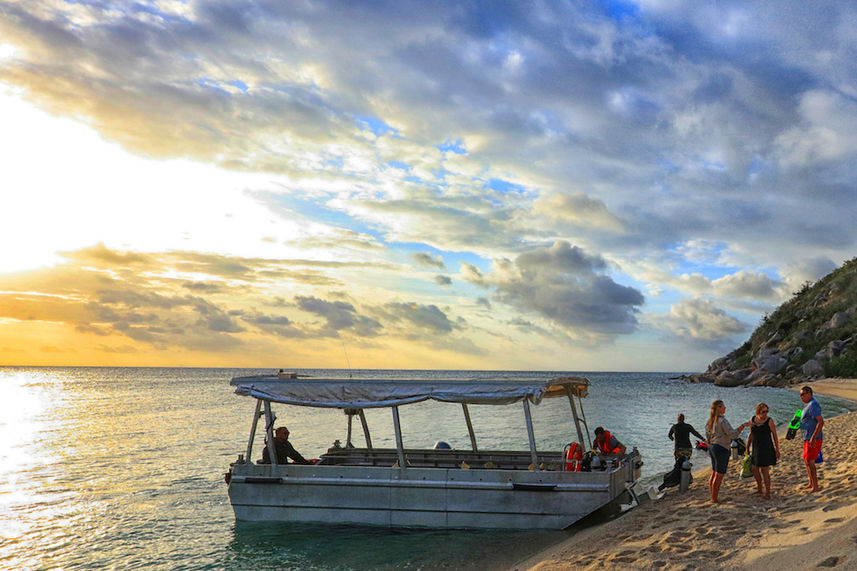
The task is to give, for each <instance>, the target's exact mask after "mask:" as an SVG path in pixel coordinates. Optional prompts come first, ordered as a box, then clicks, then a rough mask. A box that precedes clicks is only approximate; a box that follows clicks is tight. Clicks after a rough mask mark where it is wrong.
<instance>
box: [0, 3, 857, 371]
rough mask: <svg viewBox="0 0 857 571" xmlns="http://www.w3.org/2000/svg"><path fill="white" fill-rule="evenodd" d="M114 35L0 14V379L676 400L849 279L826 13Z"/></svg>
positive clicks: (394, 17) (764, 11)
mask: <svg viewBox="0 0 857 571" xmlns="http://www.w3.org/2000/svg"><path fill="white" fill-rule="evenodd" d="M114 4H115V3H113V4H111V5H110V6H106V5H105V6H103V5H101V4H98V3H82V4H78V3H67V2H54V1H44V2H26V3H19V2H11V3H8V2H3V6H4V10H5V11H4V17H3V19H2V21H0V37H2V38H3V40H2V43H0V63H2V65H0V124H2V125H3V137H0V157H2V164H3V168H2V171H0V194H2V204H3V207H2V208H0V239H2V243H3V244H4V247H3V252H2V255H0V364H2V365H163V366H169V365H181V366H248V367H256V366H258V367H347V366H349V365H350V366H352V367H360V368H374V367H404V368H461V369H486V368H487V369H495V368H500V369H555V370H556V369H562V370H701V369H704V368H705V366H706V365H707V364H708V362H710V361H711V360H712V359H713V358H716V357H718V356H720V355H722V354H724V353H726V352H728V351H730V350H732V349H733V348H735V347H736V346H738V345H740V344H741V343H742V342H743V341H744V340H745V339H746V337H747V336H748V335H749V332H750V331H752V329H753V328H754V327H755V325H756V324H757V323H758V321H759V319H760V318H761V316H762V315H764V314H765V313H766V312H770V311H771V310H772V309H773V308H775V307H776V306H777V305H778V304H779V303H781V302H782V301H784V300H786V299H788V298H789V297H790V296H791V295H792V294H793V292H795V291H797V290H798V289H799V288H800V287H801V285H802V284H803V283H805V282H806V281H813V280H816V279H818V278H819V277H821V276H823V275H824V274H826V273H827V272H829V271H831V270H833V269H834V268H835V267H836V266H837V265H839V264H841V263H842V262H843V261H845V260H847V259H850V258H852V257H854V255H855V240H857V225H855V224H854V220H855V219H857V212H855V210H857V200H855V180H857V178H855V168H857V167H855V165H857V161H855V155H857V135H855V133H857V129H854V128H853V127H854V126H855V125H857V104H855V103H854V100H853V93H855V92H857V90H855V87H854V86H853V85H852V83H853V79H852V78H853V77H857V74H854V73H850V72H851V71H852V68H853V66H854V65H855V64H854V62H853V58H852V57H851V53H852V51H853V45H852V44H853V43H854V40H853V39H852V36H853V34H851V33H850V32H849V31H848V30H850V28H849V24H848V22H851V21H853V17H854V16H855V9H854V8H853V7H851V6H849V5H837V6H836V11H838V13H837V17H832V16H831V17H828V16H822V15H821V11H819V10H815V9H812V8H811V7H810V6H806V7H801V6H800V5H798V6H796V7H795V8H794V10H792V11H778V10H776V9H775V8H774V7H770V8H769V7H766V5H764V4H758V5H751V6H744V5H741V6H740V10H738V7H737V6H731V5H729V4H728V3H727V4H718V5H717V6H710V7H703V6H696V5H693V6H691V5H685V4H682V3H678V4H669V3H667V4H664V3H651V2H628V3H619V4H617V3H591V4H586V3H584V5H582V6H577V5H576V6H574V7H567V6H563V7H560V6H552V5H549V4H548V5H544V6H541V8H540V9H539V10H532V11H528V10H524V9H523V8H517V7H514V6H504V7H496V6H495V7H492V8H486V9H479V8H477V7H474V6H470V5H467V6H454V7H453V6H449V7H445V8H439V9H432V10H426V9H424V7H423V6H422V5H421V4H420V3H415V4H410V3H407V2H405V3H393V4H391V5H384V4H377V3H373V4H369V5H353V6H348V7H347V8H342V7H340V8H338V9H336V10H332V9H331V8H330V7H329V6H326V5H324V4H320V5H315V3H314V2H309V3H302V4H300V5H290V4H284V5H281V3H267V2H262V1H259V2H250V4H251V5H253V6H254V9H247V6H245V5H243V4H242V5H241V6H238V5H232V4H229V3H218V2H213V3H197V2H172V1H167V2H156V3H147V2H143V3H131V4H125V3H118V4H116V5H114ZM620 4H621V5H620ZM712 21H714V22H723V25H722V26H711V25H709V22H712ZM346 355H347V358H346Z"/></svg>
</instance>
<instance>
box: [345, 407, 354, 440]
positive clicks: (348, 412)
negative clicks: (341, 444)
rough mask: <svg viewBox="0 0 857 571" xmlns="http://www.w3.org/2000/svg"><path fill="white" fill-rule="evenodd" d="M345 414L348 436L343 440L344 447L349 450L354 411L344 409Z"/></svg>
mask: <svg viewBox="0 0 857 571" xmlns="http://www.w3.org/2000/svg"><path fill="white" fill-rule="evenodd" d="M345 414H346V416H348V436H347V437H346V438H345V447H346V448H351V425H352V424H353V422H354V411H353V410H348V409H345Z"/></svg>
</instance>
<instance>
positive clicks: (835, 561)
mask: <svg viewBox="0 0 857 571" xmlns="http://www.w3.org/2000/svg"><path fill="white" fill-rule="evenodd" d="M837 565H839V557H836V556H835V555H834V556H833V557H828V558H827V559H825V560H824V561H822V562H821V563H819V564H818V566H819V567H836V566H837Z"/></svg>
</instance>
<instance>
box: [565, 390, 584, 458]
mask: <svg viewBox="0 0 857 571" xmlns="http://www.w3.org/2000/svg"><path fill="white" fill-rule="evenodd" d="M567 394H568V402H569V403H571V415H572V416H573V417H574V426H575V428H577V441H578V442H580V447H581V448H583V449H584V450H586V449H587V448H586V443H585V442H584V441H583V431H582V430H580V417H578V416H577V407H576V406H575V405H574V395H572V394H571V391H569V392H568V393H567ZM586 432H587V434H588V433H589V427H587V428H586Z"/></svg>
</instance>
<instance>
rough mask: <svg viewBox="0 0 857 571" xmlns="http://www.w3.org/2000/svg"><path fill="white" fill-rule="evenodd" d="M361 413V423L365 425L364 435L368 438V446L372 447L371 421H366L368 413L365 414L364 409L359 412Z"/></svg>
mask: <svg viewBox="0 0 857 571" xmlns="http://www.w3.org/2000/svg"><path fill="white" fill-rule="evenodd" d="M358 414H359V415H360V424H362V425H363V436H364V437H365V438H366V448H368V449H369V450H371V449H372V437H370V436H369V423H367V422H366V415H365V414H363V409H362V408H361V409H360V412H359V413H358Z"/></svg>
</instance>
